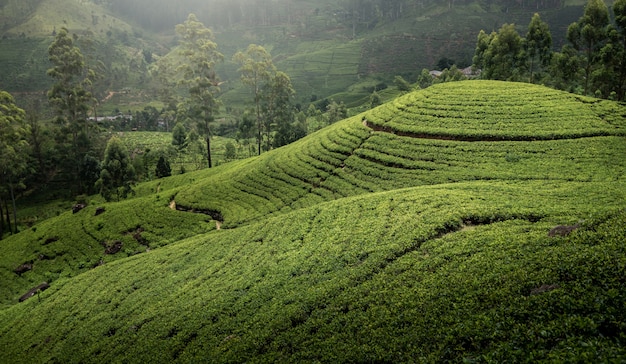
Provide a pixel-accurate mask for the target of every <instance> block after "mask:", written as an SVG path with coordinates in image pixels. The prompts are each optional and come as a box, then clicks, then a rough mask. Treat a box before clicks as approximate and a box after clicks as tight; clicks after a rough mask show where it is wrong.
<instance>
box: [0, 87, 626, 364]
mask: <svg viewBox="0 0 626 364" xmlns="http://www.w3.org/2000/svg"><path fill="white" fill-rule="evenodd" d="M486 99H487V100H489V102H485V100H486ZM481 102H482V104H480V108H479V109H480V110H481V114H480V116H477V110H478V107H474V106H476V104H478V103H481ZM559 105H562V107H563V108H562V109H561V108H560V107H559ZM551 108H558V109H559V110H561V112H558V113H554V112H552V111H550V110H551ZM569 109H572V111H571V113H570V112H569V111H568V110H569ZM434 114H437V118H436V119H435V118H434V117H433V115H434ZM625 114H626V108H625V107H624V106H622V105H619V104H617V103H613V102H607V101H599V100H595V99H587V98H578V97H576V96H573V95H569V94H566V93H561V92H555V91H551V90H548V89H545V88H543V87H539V86H526V85H519V84H512V83H504V82H488V81H471V82H461V83H456V84H443V85H439V86H437V87H432V88H429V89H426V90H422V91H419V92H416V93H412V94H408V95H406V96H405V97H403V98H399V99H397V100H396V101H394V102H393V103H389V104H385V105H383V106H381V107H379V108H377V109H374V110H372V111H370V112H368V113H365V114H363V115H359V116H358V117H355V118H352V119H348V120H344V121H341V122H339V123H337V124H335V125H333V126H331V127H328V128H326V129H323V130H321V131H319V132H318V133H316V134H313V135H311V136H308V137H307V138H305V139H303V140H301V141H299V142H297V143H295V144H292V145H289V146H286V147H284V148H280V149H278V150H276V151H273V152H271V153H266V154H264V155H262V156H260V157H256V158H252V159H249V160H244V161H240V162H235V163H232V164H228V165H224V166H221V167H219V168H216V169H213V170H210V171H201V172H198V173H194V174H186V175H182V176H176V177H172V178H167V179H163V180H161V181H155V182H152V183H150V184H144V185H142V186H140V187H139V188H138V191H137V192H138V194H137V197H136V198H135V199H132V200H128V201H124V202H120V203H112V204H105V205H103V207H105V208H106V211H105V212H104V213H103V214H100V215H98V216H94V215H95V210H96V206H95V205H94V206H89V207H88V208H86V209H84V210H82V211H80V212H77V213H76V214H72V213H71V212H68V213H66V214H63V215H61V216H59V217H58V218H56V219H51V220H50V221H48V222H46V223H42V224H40V225H38V226H37V229H36V230H35V231H33V230H29V231H27V232H22V233H20V234H18V235H16V236H14V237H12V238H10V239H7V240H5V241H2V244H0V253H1V254H0V257H2V259H1V260H0V274H2V282H3V286H1V287H0V293H1V294H2V297H3V300H4V301H3V302H4V308H3V309H2V310H0V347H3V348H6V350H3V351H2V352H0V361H2V362H5V361H11V362H26V361H28V362H32V361H37V362H46V361H52V362H67V361H81V362H103V361H120V362H123V361H131V362H144V361H147V360H150V361H158V362H171V361H180V362H189V361H193V360H196V361H209V362H243V361H252V362H277V361H278V362H296V361H322V362H336V361H341V362H370V361H379V362H383V361H384V362H409V361H423V362H442V361H454V362H459V361H461V360H463V359H465V360H470V361H472V360H476V361H498V362H501V361H505V360H508V361H526V360H532V361H537V360H546V361H549V360H563V361H572V360H576V359H581V360H588V361H610V360H612V359H614V360H619V359H620V358H621V359H623V358H624V357H625V356H626V350H625V349H624V346H623V344H624V340H625V339H626V337H625V334H624V333H625V328H626V317H624V312H626V307H624V302H626V299H625V297H626V288H625V287H626V285H625V283H626V282H624V277H625V276H626V271H625V267H626V254H625V253H626V251H625V248H626V246H625V245H624V244H623V241H624V239H625V238H626V236H624V232H625V231H626V229H625V227H626V211H625V210H624V207H625V206H626V204H625V202H626V180H625V173H624V172H625V171H626V168H625V167H626V162H624V158H623V155H624V152H625V151H626V138H624V128H625V127H626V125H625V121H624V117H623V116H622V115H625ZM572 115H578V117H576V118H574V117H571V116H572ZM533 118H534V119H533ZM459 120H464V121H465V123H464V124H459ZM464 129H465V130H467V132H466V133H464V132H463V130H464ZM480 138H484V140H478V139H480ZM470 140H471V141H470ZM496 140H497V141H496ZM172 200H173V201H174V202H175V204H176V205H177V206H178V208H179V209H180V210H184V211H176V210H173V209H172V208H171V207H174V203H171V202H172ZM191 211H195V212H202V213H205V214H209V215H210V216H209V217H207V216H206V215H204V214H191V213H190V212H191ZM211 219H219V220H223V221H221V222H222V223H223V224H222V225H221V229H220V230H217V229H216V225H215V223H212V222H211V221H210V220H211ZM559 224H566V225H567V226H569V227H562V228H561V229H560V230H559V231H561V232H570V231H572V230H573V232H571V233H570V234H569V235H566V236H561V235H559V234H556V235H555V236H549V235H554V234H549V233H548V232H549V231H550V230H551V228H553V227H554V226H556V225H559ZM574 224H576V225H574ZM139 228H141V229H139ZM128 233H130V235H129V234H128ZM124 234H126V235H124ZM136 234H139V237H145V238H146V240H145V241H143V240H142V239H138V238H137V237H136ZM53 235H54V237H55V238H56V240H54V241H50V242H48V243H46V244H44V243H45V241H46V240H47V239H46V238H47V237H50V236H53ZM134 236H135V237H134ZM113 239H120V240H122V241H123V244H124V249H128V250H127V251H125V253H122V254H121V255H120V254H119V253H118V254H116V255H106V256H104V255H103V250H104V247H97V246H98V244H99V243H98V242H99V241H102V240H103V241H107V242H111V241H112V240H113ZM146 242H147V244H146ZM133 244H135V245H133ZM141 244H146V245H148V246H149V247H150V248H151V249H149V250H148V251H147V250H146V248H145V246H143V247H142V245H141ZM88 246H91V247H88ZM44 250H54V251H55V252H58V253H59V254H57V255H55V256H54V257H50V258H51V259H42V260H39V259H38V258H37V254H38V253H41V252H42V251H44ZM140 252H141V254H139V253H140ZM102 256H104V263H105V264H103V265H98V266H96V267H95V268H93V269H91V268H90V267H85V265H86V264H85V262H87V261H88V262H89V263H90V264H91V263H92V262H95V263H97V262H98V259H100V258H101V257H102ZM29 259H33V260H34V262H33V269H32V270H31V271H27V272H24V273H23V274H22V275H21V276H18V275H17V274H15V273H12V272H11V270H13V269H14V268H15V267H16V266H17V265H18V264H21V263H23V262H25V261H28V260H29ZM79 263H83V264H82V266H81V264H79ZM44 279H50V283H51V285H50V288H48V289H47V290H45V291H43V292H41V293H39V294H37V297H33V298H30V299H28V300H26V302H23V303H18V302H17V299H18V297H19V294H21V293H23V292H25V291H26V290H27V289H28V288H30V287H32V286H35V285H37V284H39V283H41V281H42V280H44ZM582 358H584V359H582Z"/></svg>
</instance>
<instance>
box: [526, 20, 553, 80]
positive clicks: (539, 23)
mask: <svg viewBox="0 0 626 364" xmlns="http://www.w3.org/2000/svg"><path fill="white" fill-rule="evenodd" d="M524 49H525V50H526V56H527V57H528V62H529V66H528V71H529V72H530V83H533V82H534V81H535V73H536V71H535V69H536V67H535V66H536V65H537V66H538V67H544V68H545V67H547V66H548V65H549V64H550V59H551V56H552V34H550V28H549V26H548V24H547V23H546V22H544V21H543V20H541V17H540V16H539V14H538V13H535V15H533V17H532V19H531V20H530V23H529V24H528V32H527V33H526V38H525V40H524ZM539 69H540V68H539Z"/></svg>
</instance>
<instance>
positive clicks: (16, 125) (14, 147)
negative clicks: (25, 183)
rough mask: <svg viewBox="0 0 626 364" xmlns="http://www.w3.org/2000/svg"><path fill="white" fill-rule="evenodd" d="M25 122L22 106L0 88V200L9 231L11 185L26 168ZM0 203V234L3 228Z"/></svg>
mask: <svg viewBox="0 0 626 364" xmlns="http://www.w3.org/2000/svg"><path fill="white" fill-rule="evenodd" d="M28 136H29V130H28V126H27V125H26V123H25V113H24V110H22V109H20V108H19V107H18V106H17V105H16V104H15V100H14V99H13V96H11V94H9V93H8V92H5V91H0V189H1V190H2V192H3V193H2V195H0V201H4V206H5V211H6V216H5V218H6V222H7V227H8V229H9V231H10V232H12V231H15V232H17V212H16V211H17V209H16V205H15V192H14V190H15V186H16V185H20V184H21V181H20V179H21V178H22V177H23V174H24V172H26V171H27V169H28V160H29V151H28V142H27V138H28ZM5 193H8V194H9V197H10V199H11V202H12V205H13V222H14V225H15V228H14V229H12V228H11V219H10V215H9V210H8V204H7V202H6V200H5V197H4V195H5ZM1 211H2V204H0V238H1V237H2V235H3V233H4V229H5V219H4V218H2V217H3V213H2V212H1Z"/></svg>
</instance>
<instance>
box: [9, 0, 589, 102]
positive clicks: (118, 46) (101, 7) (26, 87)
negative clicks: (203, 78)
mask: <svg viewBox="0 0 626 364" xmlns="http://www.w3.org/2000/svg"><path fill="white" fill-rule="evenodd" d="M245 1H246V0H241V1H236V2H234V1H233V2H226V1H217V0H213V1H212V2H206V1H205V2H201V1H185V2H178V3H177V4H175V5H172V3H167V2H165V1H159V2H156V1H154V2H151V3H154V5H153V6H151V7H149V5H146V3H147V2H146V1H137V0H135V1H109V2H104V1H95V0H93V1H87V0H85V1H76V0H49V1H40V0H29V1H22V0H19V1H18V0H7V1H4V2H3V3H2V4H0V20H3V22H2V25H0V36H1V37H2V39H0V64H2V65H3V67H4V68H3V69H4V70H5V72H2V73H0V85H1V87H2V89H3V90H6V91H8V92H11V93H13V94H17V96H18V99H19V95H20V94H21V93H25V92H28V93H40V92H42V91H45V90H47V89H48V88H49V87H50V84H51V80H50V79H49V77H47V76H46V72H45V71H46V70H47V68H49V66H50V65H49V63H48V61H47V54H46V51H47V47H48V46H49V44H50V43H51V42H52V34H53V32H54V31H55V30H58V29H60V27H62V26H64V27H68V28H69V30H70V31H71V32H72V33H73V34H76V35H78V36H79V37H81V38H86V39H87V40H89V41H90V42H91V43H92V44H93V47H94V48H95V49H93V50H91V51H90V52H91V53H92V54H91V55H90V57H92V58H95V59H97V60H99V61H102V62H103V63H104V65H105V72H103V73H104V74H105V75H106V78H105V79H104V80H101V81H100V82H99V83H98V84H97V85H96V89H97V91H98V93H99V95H101V96H102V97H101V98H104V95H106V94H107V93H108V91H120V90H122V89H131V90H133V91H137V92H136V94H134V96H139V95H137V94H141V98H140V100H141V101H140V102H143V103H144V104H148V103H149V102H151V101H154V99H155V97H150V96H147V95H146V91H147V90H149V89H150V87H151V85H150V82H148V81H149V79H150V77H149V75H148V73H147V66H148V64H147V63H149V61H148V60H146V59H144V57H143V54H144V52H145V53H146V54H154V55H164V54H166V53H167V52H168V51H169V50H170V49H172V47H173V46H175V44H176V42H175V40H174V34H173V33H174V25H175V24H178V23H182V22H183V21H184V20H185V19H186V14H187V13H188V12H195V13H197V15H198V16H199V19H200V20H201V21H203V22H204V23H205V24H206V26H208V27H210V28H212V29H213V30H214V31H215V35H216V43H217V44H218V48H219V50H220V52H222V53H223V54H224V55H225V59H226V61H225V62H224V63H223V64H221V65H220V66H219V67H218V70H217V71H218V74H219V76H220V78H221V79H222V80H226V81H228V83H227V84H226V85H225V86H224V87H223V90H222V91H223V95H222V96H221V98H222V100H223V101H224V105H225V106H226V107H228V108H235V109H242V108H244V107H245V106H246V105H247V103H248V102H249V101H248V100H250V95H249V92H247V88H245V87H243V86H242V85H241V84H240V83H239V82H237V80H238V79H239V74H238V73H237V69H238V66H237V65H236V64H235V63H234V62H232V61H230V60H231V58H232V56H233V55H234V54H235V53H236V52H237V51H241V50H244V49H245V48H246V47H247V46H248V45H249V44H251V43H256V44H260V45H263V46H264V47H265V48H266V49H267V50H269V51H270V52H271V54H272V55H273V57H274V63H275V64H276V66H277V67H278V69H279V70H281V71H284V72H286V73H287V74H288V75H289V76H290V77H291V79H292V82H293V85H294V88H295V90H296V92H297V93H296V97H297V103H300V104H302V105H307V104H308V103H309V102H311V100H322V99H325V98H328V99H330V98H334V99H336V101H337V102H339V101H344V102H346V103H347V104H349V103H351V102H353V101H355V100H360V99H363V98H367V97H369V96H370V94H371V87H372V86H374V85H377V84H390V83H391V82H392V80H393V78H394V77H395V76H397V75H402V76H403V77H405V78H406V79H408V80H411V81H414V80H415V78H416V76H417V75H418V74H419V73H420V72H421V71H422V69H424V68H426V69H432V68H434V67H435V66H436V64H437V61H438V60H440V59H441V58H443V57H446V58H450V59H453V60H455V61H456V62H457V64H458V65H460V66H463V67H464V66H468V65H469V64H471V60H472V56H473V54H474V50H475V45H476V37H477V34H478V32H479V31H480V30H481V29H484V30H486V31H488V32H489V31H492V30H497V29H498V28H499V27H500V26H501V25H502V24H503V23H515V24H517V25H518V30H519V31H520V33H522V34H524V33H525V32H526V26H527V24H528V22H529V21H530V19H531V17H532V15H533V13H534V12H537V11H538V12H540V13H541V16H542V18H543V19H545V20H546V21H547V22H548V23H549V24H550V27H551V31H552V33H553V38H554V43H555V49H558V48H560V46H561V45H562V44H563V43H564V42H565V34H566V29H567V26H568V25H569V24H570V23H571V22H573V21H575V20H577V19H578V18H579V17H580V16H581V15H582V5H583V4H584V3H585V2H584V1H581V0H568V1H563V2H552V1H546V2H541V3H537V4H536V6H531V5H530V4H527V3H525V2H512V1H505V0H500V1H494V2H489V3H484V2H477V1H457V2H437V1H424V2H421V3H420V4H418V3H414V2H409V3H410V5H407V6H406V8H405V9H404V11H402V12H401V13H400V14H398V15H397V16H394V17H392V18H390V17H389V16H383V15H380V14H379V15H369V16H368V17H367V20H364V19H360V20H359V21H358V22H353V21H351V20H350V17H349V13H350V12H351V10H350V9H349V8H350V6H351V5H350V4H353V3H354V4H356V2H351V1H350V2H349V1H345V2H336V1H329V0H324V1H316V2H312V1H304V0H295V1H292V0H289V1H287V0H285V1H282V0H281V1H271V2H270V1H268V2H259V1H254V2H253V1H250V2H249V4H248V6H245V5H242V4H245ZM370 2H371V1H370ZM398 3H399V2H398ZM509 3H510V4H513V3H515V4H514V5H510V4H509ZM557 3H558V4H557ZM263 4H265V5H266V6H268V7H269V8H270V10H268V11H269V12H270V13H272V14H273V15H274V18H273V20H272V21H270V22H265V21H260V20H259V19H257V18H258V17H257V16H255V14H256V13H257V12H260V11H261V10H259V9H258V8H259V7H262V6H263ZM284 4H287V5H284ZM390 4H391V3H390ZM507 4H508V5H507ZM147 7H149V9H147ZM233 7H235V8H238V9H239V10H238V11H235V12H236V13H237V12H239V13H241V14H242V15H241V16H242V17H243V19H241V20H239V21H238V22H237V21H234V20H233V23H232V24H231V22H230V21H227V19H228V18H229V17H227V16H221V15H222V14H227V13H229V14H230V12H232V11H233V9H232V8H233ZM241 9H244V10H241ZM286 10H289V15H285V14H284V12H285V11H286ZM361 10H362V11H363V14H362V17H363V18H365V17H366V15H365V13H366V9H358V11H356V12H357V13H360V11H361ZM370 13H372V14H377V12H376V11H370ZM244 15H245V16H244ZM247 17H250V19H248V18H247ZM234 18H237V17H234ZM224 22H226V23H227V24H225V23H224ZM134 101H136V100H134ZM109 103H115V106H113V107H110V105H104V107H105V108H106V109H107V110H109V109H111V110H112V109H115V107H117V108H119V109H120V110H127V109H128V108H129V107H132V108H133V109H135V108H137V107H138V106H137V105H135V104H132V103H131V102H130V101H129V100H126V103H124V100H111V101H110V102H109ZM141 106H143V105H140V107H139V109H141Z"/></svg>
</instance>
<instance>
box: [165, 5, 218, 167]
mask: <svg viewBox="0 0 626 364" xmlns="http://www.w3.org/2000/svg"><path fill="white" fill-rule="evenodd" d="M176 33H177V34H178V36H179V37H180V47H181V55H182V56H183V57H184V61H183V63H182V64H181V65H180V66H179V72H180V73H181V74H182V77H183V78H182V80H181V83H182V84H184V85H185V87H186V91H187V93H188V95H189V98H188V99H187V100H186V101H185V103H186V105H185V106H184V107H183V108H184V109H186V112H187V115H188V116H189V117H190V118H191V119H192V120H194V121H195V122H196V127H197V129H198V131H199V132H200V133H201V134H202V135H203V137H204V140H205V142H206V146H207V161H208V165H209V168H211V167H212V166H213V162H212V158H211V136H212V134H213V132H212V131H211V124H212V123H213V122H214V121H215V115H216V114H217V113H218V112H219V108H220V101H219V100H218V99H217V94H218V93H219V87H218V86H219V79H218V77H217V74H216V73H215V66H216V64H217V63H218V62H221V61H222V60H223V59H224V56H223V55H222V54H221V53H220V52H218V51H217V44H216V43H215V42H214V41H213V32H212V31H211V30H210V29H208V28H206V27H205V26H204V24H202V23H201V22H199V21H198V19H197V18H196V16H195V15H194V14H189V17H188V18H187V20H186V21H185V22H184V23H183V24H179V25H177V26H176Z"/></svg>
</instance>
